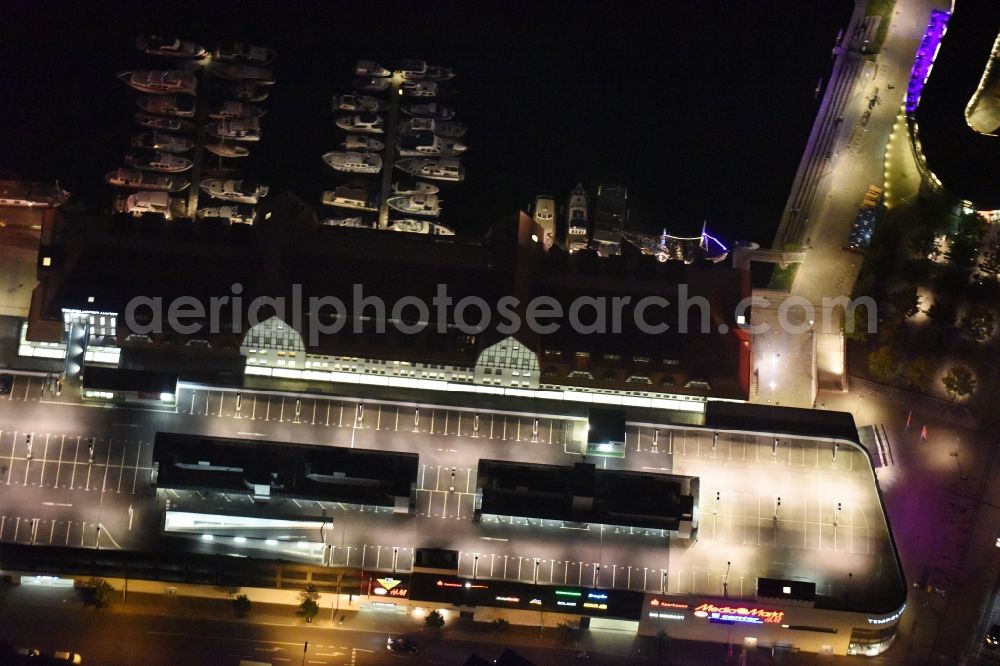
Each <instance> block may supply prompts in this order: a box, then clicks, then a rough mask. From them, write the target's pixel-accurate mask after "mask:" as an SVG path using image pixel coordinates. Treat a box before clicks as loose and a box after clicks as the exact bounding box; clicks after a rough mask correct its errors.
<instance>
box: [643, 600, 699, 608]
mask: <svg viewBox="0 0 1000 666" xmlns="http://www.w3.org/2000/svg"><path fill="white" fill-rule="evenodd" d="M649 605H650V606H652V607H653V608H677V609H679V610H687V609H688V608H690V607H691V606H689V605H688V604H679V603H677V602H676V601H665V600H663V599H653V600H652V601H650V602H649Z"/></svg>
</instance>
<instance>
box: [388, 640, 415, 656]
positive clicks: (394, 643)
mask: <svg viewBox="0 0 1000 666" xmlns="http://www.w3.org/2000/svg"><path fill="white" fill-rule="evenodd" d="M385 649H386V650H388V651H389V652H397V653H402V654H416V653H417V644H416V643H414V642H413V641H411V640H409V639H406V638H403V637H399V638H392V637H391V636H390V637H389V640H387V641H386V642H385Z"/></svg>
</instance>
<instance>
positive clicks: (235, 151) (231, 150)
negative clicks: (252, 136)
mask: <svg viewBox="0 0 1000 666" xmlns="http://www.w3.org/2000/svg"><path fill="white" fill-rule="evenodd" d="M205 150H207V151H208V152H210V153H212V154H213V155H218V156H219V157H246V156H247V155H249V154H250V149H249V148H247V147H245V146H240V145H236V144H232V143H206V144H205Z"/></svg>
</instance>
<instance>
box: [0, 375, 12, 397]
mask: <svg viewBox="0 0 1000 666" xmlns="http://www.w3.org/2000/svg"><path fill="white" fill-rule="evenodd" d="M13 387H14V375H12V374H10V373H9V372H5V373H3V374H2V375H0V395H7V394H8V393H10V390H11V389H12V388H13Z"/></svg>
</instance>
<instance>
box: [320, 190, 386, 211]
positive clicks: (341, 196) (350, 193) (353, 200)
mask: <svg viewBox="0 0 1000 666" xmlns="http://www.w3.org/2000/svg"><path fill="white" fill-rule="evenodd" d="M322 201H323V205H324V206H337V207H338V208H350V209H353V210H364V211H369V212H375V211H377V210H378V196H377V195H375V194H372V193H371V192H369V191H368V190H366V189H364V188H361V187H352V186H350V185H341V186H340V187H338V188H337V189H335V190H326V191H324V192H323V197H322Z"/></svg>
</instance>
